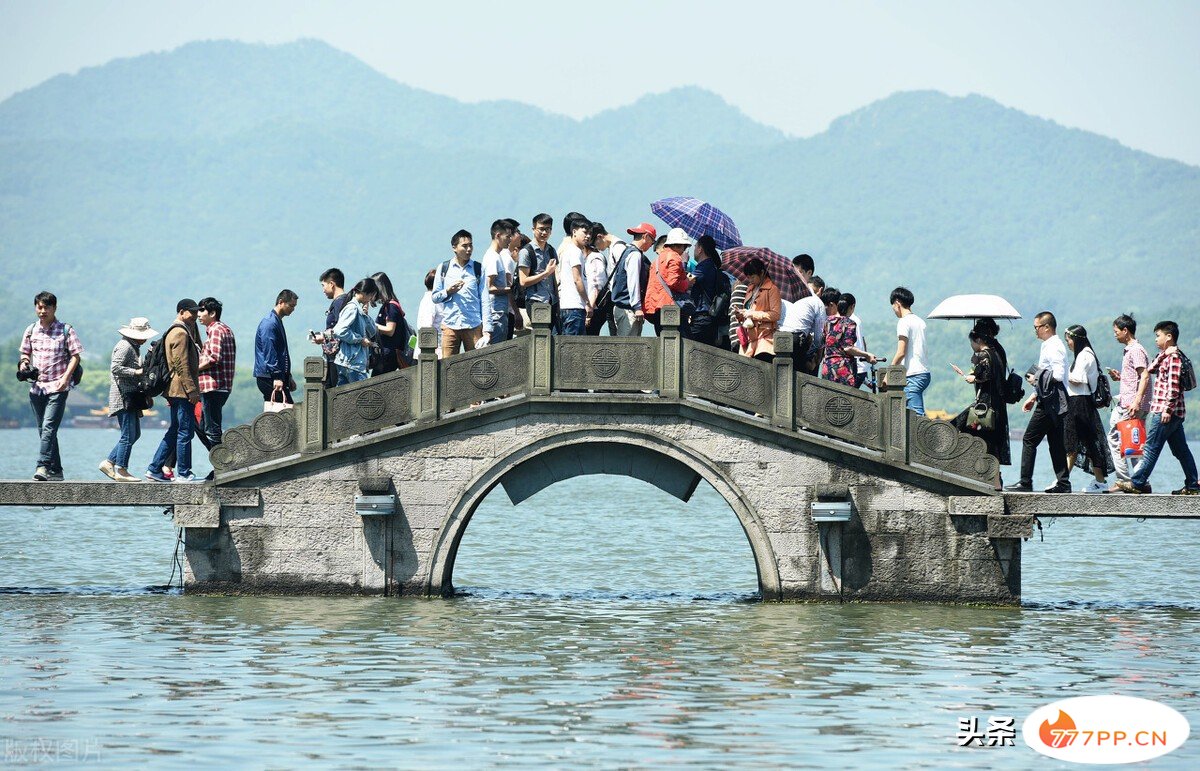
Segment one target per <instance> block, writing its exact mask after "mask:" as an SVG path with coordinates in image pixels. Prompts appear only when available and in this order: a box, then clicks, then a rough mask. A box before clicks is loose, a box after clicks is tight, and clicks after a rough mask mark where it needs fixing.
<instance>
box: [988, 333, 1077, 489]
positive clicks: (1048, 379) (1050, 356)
mask: <svg viewBox="0 0 1200 771" xmlns="http://www.w3.org/2000/svg"><path fill="white" fill-rule="evenodd" d="M1033 331H1034V333H1035V334H1036V335H1037V338H1038V340H1041V341H1042V348H1041V353H1040V354H1039V355H1038V363H1037V366H1036V367H1035V368H1034V369H1032V370H1031V371H1030V373H1029V374H1027V375H1026V376H1025V378H1026V380H1028V381H1029V384H1030V385H1032V386H1033V393H1032V394H1030V395H1029V398H1028V399H1026V400H1025V403H1024V404H1023V405H1021V409H1022V410H1024V411H1025V412H1029V411H1030V410H1032V411H1033V415H1031V416H1030V417H1029V425H1028V426H1027V427H1026V429H1025V438H1023V439H1022V440H1021V479H1020V480H1019V481H1018V482H1017V483H1016V484H1012V485H1009V486H1008V487H1006V488H1004V489H1005V490H1009V491H1010V492H1014V493H1030V492H1033V466H1034V463H1035V462H1036V461H1037V448H1038V445H1039V444H1041V442H1042V440H1043V439H1045V440H1047V443H1048V444H1049V446H1050V463H1051V464H1052V465H1053V466H1054V476H1055V477H1056V479H1057V481H1056V482H1055V484H1054V485H1052V486H1050V487H1048V488H1046V492H1048V493H1069V492H1071V478H1070V476H1069V474H1070V472H1069V471H1068V470H1067V450H1066V444H1065V440H1064V438H1063V423H1064V417H1063V416H1064V415H1066V414H1067V391H1066V388H1065V387H1064V386H1063V383H1064V382H1066V379H1067V346H1066V345H1064V344H1063V341H1062V338H1060V337H1059V336H1058V320H1057V319H1055V318H1054V314H1053V313H1051V312H1050V311H1042V312H1041V313H1039V314H1038V315H1037V316H1035V317H1034V319H1033ZM1035 404H1036V405H1037V406H1036V408H1035V406H1034V405H1035Z"/></svg>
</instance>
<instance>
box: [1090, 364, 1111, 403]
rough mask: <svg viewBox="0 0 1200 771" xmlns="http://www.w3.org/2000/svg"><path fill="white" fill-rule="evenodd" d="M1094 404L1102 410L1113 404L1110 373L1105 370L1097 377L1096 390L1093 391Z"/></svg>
mask: <svg viewBox="0 0 1200 771" xmlns="http://www.w3.org/2000/svg"><path fill="white" fill-rule="evenodd" d="M1092 404H1094V405H1096V409H1099V410H1102V409H1105V408H1106V407H1109V406H1111V405H1112V387H1111V386H1109V384H1108V375H1106V374H1104V372H1103V370H1102V371H1101V372H1100V375H1099V376H1098V377H1097V378H1096V390H1095V391H1092Z"/></svg>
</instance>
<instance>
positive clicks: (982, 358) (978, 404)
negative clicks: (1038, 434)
mask: <svg viewBox="0 0 1200 771" xmlns="http://www.w3.org/2000/svg"><path fill="white" fill-rule="evenodd" d="M967 338H968V339H969V340H970V341H971V350H972V351H973V352H974V353H973V355H972V356H971V371H970V372H963V371H962V370H961V369H959V368H958V367H957V366H954V365H951V366H954V371H955V372H957V373H958V374H959V375H960V376H961V377H962V379H963V380H965V381H967V382H968V383H970V384H971V385H973V386H975V401H974V402H973V403H972V404H971V406H970V407H967V409H965V410H963V411H962V412H960V413H959V414H958V416H957V417H956V418H954V421H953V422H954V426H955V428H957V429H958V430H959V431H962V432H963V433H967V434H971V435H973V436H978V437H979V438H980V439H982V440H983V443H984V444H985V445H986V446H987V451H988V454H989V455H991V456H992V457H993V458H995V459H996V460H998V461H999V462H1000V465H1001V466H1008V465H1011V464H1012V452H1011V449H1010V447H1009V443H1008V409H1007V402H1006V401H1005V399H1004V373H1005V367H1004V360H1003V359H1001V358H1000V354H999V352H998V351H997V350H996V346H995V339H994V338H993V337H991V336H990V335H985V334H984V333H983V332H981V331H980V330H979V329H972V330H971V332H970V333H969V334H968V335H967ZM1000 483H1001V480H1000V479H999V478H997V479H996V489H1000Z"/></svg>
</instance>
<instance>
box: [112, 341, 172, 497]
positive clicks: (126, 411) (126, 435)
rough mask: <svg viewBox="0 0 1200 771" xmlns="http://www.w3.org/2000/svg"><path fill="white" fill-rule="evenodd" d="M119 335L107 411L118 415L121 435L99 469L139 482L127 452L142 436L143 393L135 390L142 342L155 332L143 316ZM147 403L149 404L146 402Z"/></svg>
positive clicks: (139, 371)
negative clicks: (130, 464) (132, 470)
mask: <svg viewBox="0 0 1200 771" xmlns="http://www.w3.org/2000/svg"><path fill="white" fill-rule="evenodd" d="M118 331H119V333H120V335H121V339H120V340H118V341H117V344H116V346H115V347H113V352H112V363H111V366H110V368H109V372H110V375H111V383H110V385H109V387H108V414H109V415H110V416H112V417H115V418H116V419H117V425H118V426H120V427H121V436H120V438H118V439H117V445H116V446H115V447H113V450H112V452H110V453H109V454H108V457H107V458H106V459H105V460H104V462H103V463H101V464H100V471H101V472H102V473H103V474H104V475H105V476H106V477H108V478H109V479H115V480H116V481H118V482H140V481H141V480H140V479H138V478H137V477H135V476H134V475H133V474H130V473H129V456H130V454H131V453H132V452H133V445H134V444H135V443H136V442H137V440H138V439H139V438H141V436H142V407H143V406H144V405H143V402H142V396H141V395H140V393H139V392H138V378H139V377H140V376H141V374H142V359H141V351H140V348H141V345H142V343H144V342H146V341H147V340H149V339H150V338H152V337H154V336H156V335H157V334H158V332H155V331H154V330H153V329H151V328H150V322H149V320H147V319H145V318H141V317H138V318H135V319H130V321H129V323H128V324H126V325H125V326H123V327H121V328H120V330H118ZM145 406H148V405H145Z"/></svg>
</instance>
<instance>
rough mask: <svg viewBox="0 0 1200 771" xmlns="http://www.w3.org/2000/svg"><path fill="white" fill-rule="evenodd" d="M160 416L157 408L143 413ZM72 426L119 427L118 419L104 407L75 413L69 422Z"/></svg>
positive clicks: (153, 417)
mask: <svg viewBox="0 0 1200 771" xmlns="http://www.w3.org/2000/svg"><path fill="white" fill-rule="evenodd" d="M157 417H158V411H157V410H146V411H145V412H143V413H142V418H143V419H145V418H151V419H155V418H157ZM68 425H70V426H71V428H119V427H120V426H119V425H118V424H117V419H116V418H115V417H112V416H111V415H109V414H108V410H107V409H104V408H100V409H90V410H88V411H87V413H86V414H80V415H75V416H73V417H72V418H71V421H70V423H69V424H68Z"/></svg>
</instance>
